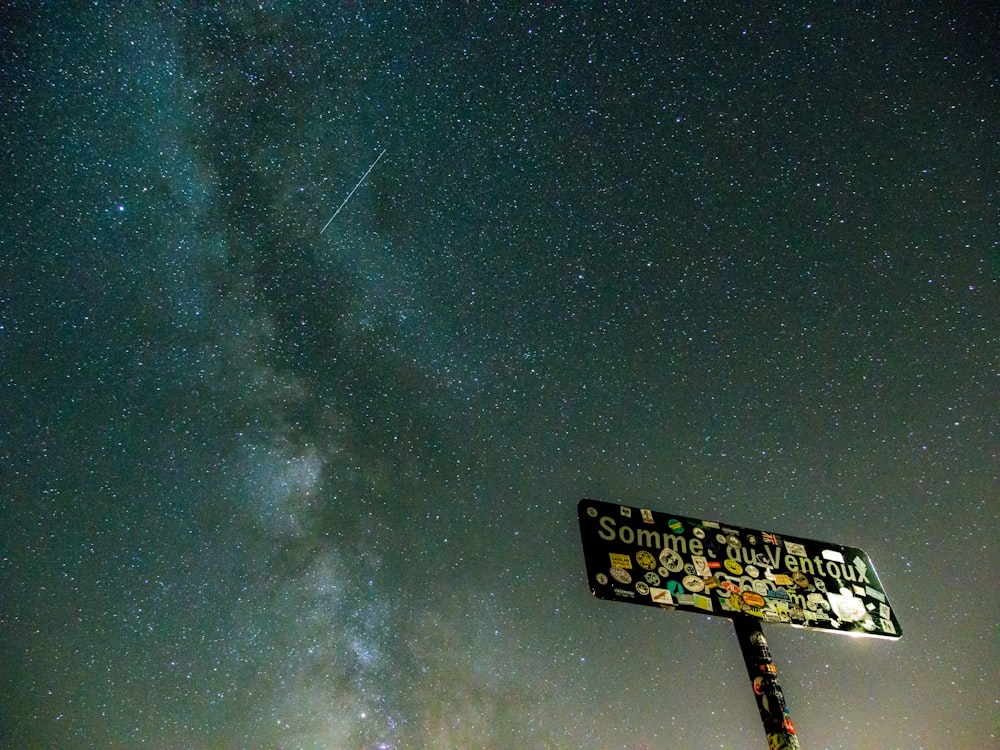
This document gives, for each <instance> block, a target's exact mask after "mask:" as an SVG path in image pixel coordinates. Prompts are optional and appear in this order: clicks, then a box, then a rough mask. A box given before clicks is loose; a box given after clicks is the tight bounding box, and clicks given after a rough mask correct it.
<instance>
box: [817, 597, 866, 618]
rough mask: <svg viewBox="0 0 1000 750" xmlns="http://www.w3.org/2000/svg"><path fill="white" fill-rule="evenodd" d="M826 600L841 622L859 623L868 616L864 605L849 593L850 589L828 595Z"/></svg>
mask: <svg viewBox="0 0 1000 750" xmlns="http://www.w3.org/2000/svg"><path fill="white" fill-rule="evenodd" d="M826 597H827V599H829V600H830V606H832V607H833V612H834V614H835V615H837V618H838V619H839V620H841V621H842V622H861V621H862V620H864V619H865V618H866V617H867V616H868V612H867V610H865V603H864V602H863V601H861V600H860V599H858V598H857V597H856V596H854V594H852V593H851V590H850V589H841V590H840V593H839V594H833V593H828V594H827V595H826Z"/></svg>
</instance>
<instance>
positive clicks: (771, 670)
mask: <svg viewBox="0 0 1000 750" xmlns="http://www.w3.org/2000/svg"><path fill="white" fill-rule="evenodd" d="M733 626H734V627H735V628H736V637H737V638H738V639H739V642H740V650H741V651H742V652H743V661H744V662H745V663H746V665H747V674H749V675H750V683H751V684H752V685H753V693H754V698H756V699H757V709H758V710H759V711H760V720H761V722H762V723H763V724H764V733H765V734H766V735H767V746H768V748H769V750H800V748H801V746H800V745H799V738H798V737H797V736H796V735H795V725H794V724H792V720H791V719H790V718H789V717H788V708H787V707H786V706H785V696H784V695H783V694H782V692H781V686H780V685H778V674H777V673H778V670H777V669H776V668H775V666H774V661H773V660H772V659H771V651H770V649H768V647H767V640H766V639H765V638H764V631H763V630H762V629H761V627H760V620H758V619H757V618H756V617H750V616H748V615H736V616H735V617H733Z"/></svg>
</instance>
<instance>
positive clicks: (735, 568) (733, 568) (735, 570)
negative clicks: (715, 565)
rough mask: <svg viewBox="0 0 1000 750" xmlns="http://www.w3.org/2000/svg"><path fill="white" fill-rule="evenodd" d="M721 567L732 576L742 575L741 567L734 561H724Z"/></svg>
mask: <svg viewBox="0 0 1000 750" xmlns="http://www.w3.org/2000/svg"><path fill="white" fill-rule="evenodd" d="M723 565H725V566H726V570H728V571H729V572H730V573H732V574H733V575H734V576H738V575H741V574H742V573H743V566H742V565H740V564H739V563H738V562H736V561H735V560H726V561H725V562H724V563H723Z"/></svg>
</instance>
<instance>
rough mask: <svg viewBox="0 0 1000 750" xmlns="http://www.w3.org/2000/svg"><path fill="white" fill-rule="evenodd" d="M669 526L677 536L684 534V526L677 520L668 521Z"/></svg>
mask: <svg viewBox="0 0 1000 750" xmlns="http://www.w3.org/2000/svg"><path fill="white" fill-rule="evenodd" d="M667 526H668V527H669V528H670V530H671V531H672V532H674V533H675V534H683V533H684V524H682V523H681V522H680V521H678V520H677V519H676V518H671V519H670V520H669V521H667Z"/></svg>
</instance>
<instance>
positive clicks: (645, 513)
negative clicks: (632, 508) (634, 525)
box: [639, 508, 653, 523]
mask: <svg viewBox="0 0 1000 750" xmlns="http://www.w3.org/2000/svg"><path fill="white" fill-rule="evenodd" d="M639 513H641V514H642V520H643V521H644V522H645V523H652V522H653V511H651V510H650V509H649V508H643V509H642V510H640V511H639Z"/></svg>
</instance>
